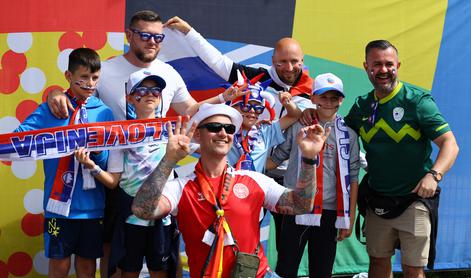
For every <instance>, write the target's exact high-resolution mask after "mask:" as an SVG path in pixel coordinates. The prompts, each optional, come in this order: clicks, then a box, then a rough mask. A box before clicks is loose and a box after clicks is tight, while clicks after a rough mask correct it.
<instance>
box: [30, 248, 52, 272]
mask: <svg viewBox="0 0 471 278" xmlns="http://www.w3.org/2000/svg"><path fill="white" fill-rule="evenodd" d="M33 267H34V270H36V272H37V273H39V274H42V275H47V274H48V270H49V259H48V258H46V255H45V254H44V250H41V251H39V252H38V253H36V255H35V256H34V258H33Z"/></svg>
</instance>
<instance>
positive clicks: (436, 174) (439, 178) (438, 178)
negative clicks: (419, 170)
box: [427, 169, 443, 183]
mask: <svg viewBox="0 0 471 278" xmlns="http://www.w3.org/2000/svg"><path fill="white" fill-rule="evenodd" d="M427 173H429V174H431V175H432V177H433V179H434V180H435V181H436V182H437V183H439V182H441V181H442V178H443V174H442V173H440V172H438V171H435V170H433V169H430V170H428V172H427Z"/></svg>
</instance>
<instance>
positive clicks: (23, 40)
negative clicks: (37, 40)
mask: <svg viewBox="0 0 471 278" xmlns="http://www.w3.org/2000/svg"><path fill="white" fill-rule="evenodd" d="M7 44H8V47H9V48H10V49H11V50H13V51H14V52H16V53H25V52H26V51H28V50H29V49H30V48H31V46H32V45H33V35H32V34H31V33H11V34H8V36H7Z"/></svg>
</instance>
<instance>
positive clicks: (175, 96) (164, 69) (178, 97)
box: [97, 55, 190, 120]
mask: <svg viewBox="0 0 471 278" xmlns="http://www.w3.org/2000/svg"><path fill="white" fill-rule="evenodd" d="M140 69H142V68H140V67H136V66H134V65H133V64H131V63H129V62H128V60H126V58H124V56H123V55H120V56H118V57H115V58H112V59H110V60H107V61H104V62H103V63H102V67H101V76H100V80H99V82H98V89H97V96H98V97H99V98H100V99H101V100H102V101H103V102H104V103H105V104H106V105H107V106H108V107H109V108H111V110H112V111H113V115H114V118H115V120H125V119H126V98H125V95H126V90H125V84H126V82H127V81H128V79H129V75H130V74H131V73H133V72H136V71H138V70H140ZM149 69H152V70H155V71H156V72H158V73H159V75H160V77H162V78H163V79H164V80H165V82H166V83H167V86H166V87H165V89H164V90H163V92H162V103H163V105H162V106H159V108H160V107H162V108H161V109H162V111H161V115H162V117H165V115H166V114H167V112H168V109H169V107H170V103H179V102H184V101H186V100H187V99H188V98H189V97H190V93H189V92H188V89H187V88H186V85H185V82H183V79H182V77H181V76H180V74H179V73H178V72H177V71H176V70H175V69H174V68H173V67H172V66H171V65H169V64H167V63H164V62H162V61H160V60H158V59H155V60H154V61H153V62H152V64H151V66H150V67H149Z"/></svg>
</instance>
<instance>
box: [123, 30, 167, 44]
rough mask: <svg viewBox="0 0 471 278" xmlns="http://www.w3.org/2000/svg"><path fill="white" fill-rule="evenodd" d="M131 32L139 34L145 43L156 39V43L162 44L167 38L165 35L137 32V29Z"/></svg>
mask: <svg viewBox="0 0 471 278" xmlns="http://www.w3.org/2000/svg"><path fill="white" fill-rule="evenodd" d="M131 31H132V32H133V33H135V34H139V36H140V38H141V40H143V41H145V42H146V41H149V40H150V39H151V38H154V41H155V42H156V43H161V42H162V41H163V40H164V38H165V35H164V34H151V33H148V32H141V31H139V30H136V29H131Z"/></svg>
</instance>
